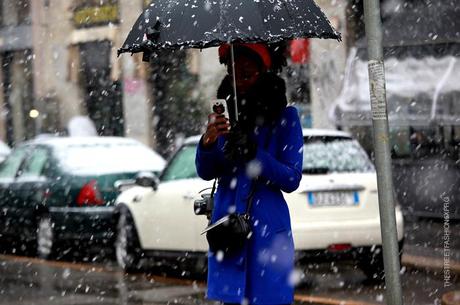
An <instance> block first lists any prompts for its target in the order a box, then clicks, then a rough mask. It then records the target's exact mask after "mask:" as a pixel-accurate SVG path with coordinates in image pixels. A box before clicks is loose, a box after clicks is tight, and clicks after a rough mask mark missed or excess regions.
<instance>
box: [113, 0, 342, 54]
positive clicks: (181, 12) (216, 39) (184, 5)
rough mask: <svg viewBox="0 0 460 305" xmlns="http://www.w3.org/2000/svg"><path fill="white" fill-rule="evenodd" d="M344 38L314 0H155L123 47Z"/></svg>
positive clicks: (142, 48)
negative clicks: (300, 38) (301, 38)
mask: <svg viewBox="0 0 460 305" xmlns="http://www.w3.org/2000/svg"><path fill="white" fill-rule="evenodd" d="M298 37H305V38H309V37H311V38H313V37H316V38H334V39H340V34H339V33H338V32H337V31H335V30H334V29H333V28H332V26H331V24H330V23H329V21H328V20H327V18H326V16H325V15H324V13H323V12H322V11H321V9H320V8H319V7H318V6H317V5H316V4H315V2H314V1H313V0H155V1H154V2H153V3H152V4H150V5H149V7H147V8H146V9H145V10H144V12H143V13H142V14H141V15H140V16H139V18H138V19H137V21H136V23H135V24H134V26H133V28H132V30H131V32H130V33H129V35H128V37H127V39H126V41H125V43H124V44H123V47H122V48H121V49H120V50H119V53H123V52H133V53H135V52H145V51H147V52H148V51H153V50H155V49H159V48H170V49H176V48H182V47H185V48H207V47H213V46H218V45H220V44H222V43H231V42H235V41H239V42H267V43H274V42H279V41H281V40H284V39H291V38H298Z"/></svg>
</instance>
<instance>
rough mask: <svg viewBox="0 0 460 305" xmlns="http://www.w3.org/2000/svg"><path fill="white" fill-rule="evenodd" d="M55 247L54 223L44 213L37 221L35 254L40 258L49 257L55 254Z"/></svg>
mask: <svg viewBox="0 0 460 305" xmlns="http://www.w3.org/2000/svg"><path fill="white" fill-rule="evenodd" d="M55 248H56V239H55V233H54V224H53V221H52V220H51V217H50V216H49V215H44V216H42V217H40V218H39V219H38V222H37V238H36V252H37V256H38V257H39V258H42V259H50V258H52V257H53V255H54V254H55Z"/></svg>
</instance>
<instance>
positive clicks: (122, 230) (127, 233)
mask: <svg viewBox="0 0 460 305" xmlns="http://www.w3.org/2000/svg"><path fill="white" fill-rule="evenodd" d="M115 256H116V260H117V263H118V266H120V267H121V268H122V269H123V270H125V271H128V272H129V271H137V270H139V263H140V258H141V249H140V244H139V239H138V236H137V232H136V228H135V226H134V222H133V219H132V216H131V214H130V213H129V212H127V211H123V212H122V213H121V214H120V217H119V218H118V224H117V233H116V238H115Z"/></svg>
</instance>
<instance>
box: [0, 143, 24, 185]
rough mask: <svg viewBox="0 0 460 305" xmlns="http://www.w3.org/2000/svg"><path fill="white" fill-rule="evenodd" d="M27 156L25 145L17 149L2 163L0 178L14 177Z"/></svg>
mask: <svg viewBox="0 0 460 305" xmlns="http://www.w3.org/2000/svg"><path fill="white" fill-rule="evenodd" d="M25 156H26V149H25V147H21V148H18V149H15V150H14V151H13V152H12V153H11V154H10V155H9V156H8V158H7V159H6V160H5V161H4V162H3V163H2V164H1V165H0V178H7V179H13V178H14V177H16V173H17V172H18V169H19V167H20V166H21V164H22V162H23V160H24V157H25Z"/></svg>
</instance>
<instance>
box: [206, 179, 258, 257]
mask: <svg viewBox="0 0 460 305" xmlns="http://www.w3.org/2000/svg"><path fill="white" fill-rule="evenodd" d="M215 185H216V181H214V186H213V190H212V192H211V197H213V196H214V191H215ZM254 191H255V181H254V183H253V185H252V189H251V192H250V194H249V197H248V205H247V208H246V213H244V214H238V213H232V214H229V215H226V216H224V217H222V218H220V219H218V220H217V221H216V222H214V223H213V224H211V225H209V226H208V227H206V229H204V231H203V232H202V233H201V234H205V233H206V239H207V240H208V244H209V249H210V250H211V252H214V253H217V252H219V251H222V252H223V253H224V254H227V255H229V254H233V253H235V252H237V251H239V250H241V249H242V248H243V247H244V244H245V243H246V241H247V240H248V239H249V238H250V237H251V234H252V231H251V225H250V222H249V210H250V208H251V204H252V198H253V195H254Z"/></svg>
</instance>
